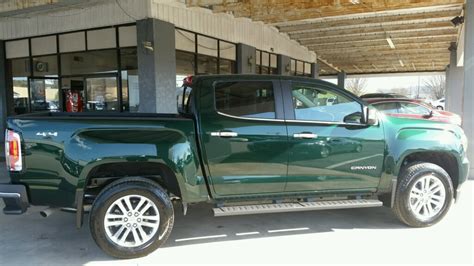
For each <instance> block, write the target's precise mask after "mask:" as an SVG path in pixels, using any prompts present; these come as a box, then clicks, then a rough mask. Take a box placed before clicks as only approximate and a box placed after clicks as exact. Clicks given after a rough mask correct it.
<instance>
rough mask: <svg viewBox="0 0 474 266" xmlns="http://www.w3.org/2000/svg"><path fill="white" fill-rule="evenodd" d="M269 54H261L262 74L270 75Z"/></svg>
mask: <svg viewBox="0 0 474 266" xmlns="http://www.w3.org/2000/svg"><path fill="white" fill-rule="evenodd" d="M269 66H270V54H269V53H267V52H262V74H269V73H270V67H269Z"/></svg>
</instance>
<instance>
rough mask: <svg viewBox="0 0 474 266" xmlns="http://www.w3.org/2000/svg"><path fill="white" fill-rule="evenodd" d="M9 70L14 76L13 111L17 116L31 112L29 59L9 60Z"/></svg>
mask: <svg viewBox="0 0 474 266" xmlns="http://www.w3.org/2000/svg"><path fill="white" fill-rule="evenodd" d="M7 64H8V70H9V72H10V73H11V76H12V87H13V110H14V113H15V114H24V113H27V112H28V111H29V108H28V101H29V98H30V97H29V93H28V76H30V60H29V58H19V59H11V60H7Z"/></svg>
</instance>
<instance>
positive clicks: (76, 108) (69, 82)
mask: <svg viewBox="0 0 474 266" xmlns="http://www.w3.org/2000/svg"><path fill="white" fill-rule="evenodd" d="M61 93H62V95H63V104H64V108H63V110H64V111H66V112H73V113H76V112H83V111H84V78H83V77H71V78H63V79H61Z"/></svg>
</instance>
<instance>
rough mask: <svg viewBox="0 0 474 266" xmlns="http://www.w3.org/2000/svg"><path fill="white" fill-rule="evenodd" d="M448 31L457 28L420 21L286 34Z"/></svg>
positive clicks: (295, 36) (298, 36) (299, 37)
mask: <svg viewBox="0 0 474 266" xmlns="http://www.w3.org/2000/svg"><path fill="white" fill-rule="evenodd" d="M441 30H443V31H445V32H446V31H450V32H453V33H456V32H457V29H456V28H455V27H454V26H453V25H452V24H451V22H449V21H443V22H433V23H421V24H416V23H413V24H404V25H392V26H386V27H381V26H380V25H373V26H370V27H369V26H368V27H360V28H353V29H331V28H328V29H326V30H324V31H314V32H304V33H291V34H288V36H289V37H290V38H292V39H297V40H307V39H312V38H315V37H320V38H322V37H329V36H343V35H352V36H357V35H368V34H381V33H383V34H385V33H388V34H396V33H403V32H413V33H414V34H416V33H418V32H420V31H431V32H436V31H441Z"/></svg>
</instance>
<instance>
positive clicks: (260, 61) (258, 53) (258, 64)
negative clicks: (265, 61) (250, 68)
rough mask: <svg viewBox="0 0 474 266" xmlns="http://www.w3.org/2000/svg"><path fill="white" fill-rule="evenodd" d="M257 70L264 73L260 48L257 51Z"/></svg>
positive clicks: (258, 72)
mask: <svg viewBox="0 0 474 266" xmlns="http://www.w3.org/2000/svg"><path fill="white" fill-rule="evenodd" d="M255 71H256V73H257V74H262V52H261V51H260V50H257V51H256V52H255Z"/></svg>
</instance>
